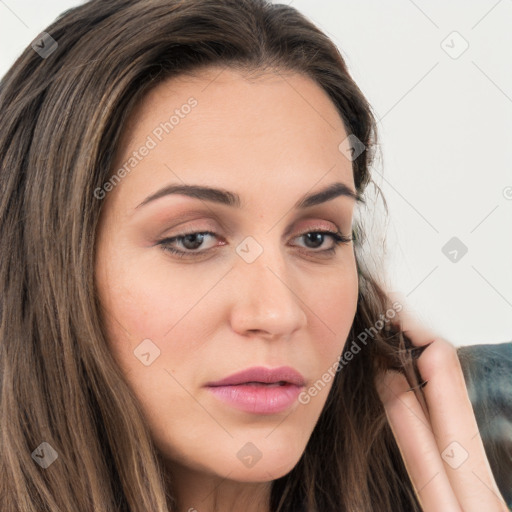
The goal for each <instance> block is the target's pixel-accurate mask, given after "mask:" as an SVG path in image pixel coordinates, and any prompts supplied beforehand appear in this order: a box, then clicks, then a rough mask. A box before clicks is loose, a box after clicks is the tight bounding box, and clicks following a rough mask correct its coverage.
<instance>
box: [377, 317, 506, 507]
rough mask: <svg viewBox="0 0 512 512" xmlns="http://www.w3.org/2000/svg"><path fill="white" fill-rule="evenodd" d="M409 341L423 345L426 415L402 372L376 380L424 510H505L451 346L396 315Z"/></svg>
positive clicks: (420, 362)
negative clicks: (424, 346)
mask: <svg viewBox="0 0 512 512" xmlns="http://www.w3.org/2000/svg"><path fill="white" fill-rule="evenodd" d="M398 321H399V322H400V323H401V325H402V330H403V331H405V332H406V334H407V336H408V337H409V338H410V340H411V341H412V343H413V345H415V346H423V345H428V344H429V343H430V342H432V343H431V344H430V345H429V346H428V347H427V348H425V349H424V351H423V352H422V353H421V356H420V357H419V359H418V360H417V364H418V369H419V372H420V374H421V376H422V378H423V380H424V381H427V384H426V385H424V387H423V388H422V392H423V394H424V397H425V400H426V405H427V408H428V415H426V414H425V413H424V411H423V409H422V407H421V404H420V401H419V400H418V399H417V397H416V396H415V394H414V392H412V391H409V390H410V385H409V384H408V382H407V380H406V378H405V376H403V375H401V374H399V373H396V372H387V373H386V374H385V375H380V376H379V377H378V380H377V382H376V386H377V390H378V393H379V396H380V398H381V400H382V402H383V404H384V408H385V411H386V416H387V418H388V422H389V424H390V426H391V429H392V431H393V434H394V436H395V439H396V442H397V444H398V447H399V449H400V452H401V454H402V458H403V460H404V463H405V466H406V468H407V472H408V473H409V476H410V478H411V481H412V483H413V486H414V490H415V493H416V495H417V497H418V500H419V502H420V504H421V506H422V508H423V510H424V512H460V511H463V512H483V511H485V512H508V510H509V509H508V507H507V505H506V503H505V500H504V499H503V497H502V496H501V493H500V491H499V489H498V487H497V485H496V482H495V480H494V476H493V474H492V471H491V468H490V466H489V462H488V460H487V456H486V454H485V450H484V446H483V443H482V439H481V437H480V434H479V431H478V426H477V422H476V419H475V415H474V413H473V407H472V405H471V402H470V400H469V396H468V393H467V389H466V385H465V381H464V375H463V373H462V368H461V366H460V362H459V359H458V356H457V352H456V349H455V347H454V346H453V345H451V344H450V343H448V342H447V341H446V340H444V339H442V338H441V337H439V336H437V335H436V334H435V333H433V332H432V331H429V330H428V329H426V328H425V327H424V326H422V325H421V324H420V322H419V321H418V320H417V319H416V318H414V317H413V316H412V315H411V314H409V313H406V312H405V310H402V311H401V312H400V313H399V314H398Z"/></svg>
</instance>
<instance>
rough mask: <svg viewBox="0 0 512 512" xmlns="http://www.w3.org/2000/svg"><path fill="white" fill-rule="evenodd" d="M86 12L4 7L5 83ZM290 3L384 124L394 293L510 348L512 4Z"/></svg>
mask: <svg viewBox="0 0 512 512" xmlns="http://www.w3.org/2000/svg"><path fill="white" fill-rule="evenodd" d="M105 1H108V0H105ZM80 3H81V2H76V1H75V2H73V1H69V0H52V1H50V0H47V1H42V0H37V1H32V0H31V1H28V0H5V1H3V0H0V48H1V50H0V51H1V53H0V74H1V75H3V74H4V73H5V72H6V71H7V69H8V68H9V67H10V66H11V64H12V63H13V62H14V59H15V58H16V57H17V56H18V55H19V54H20V53H21V51H22V50H23V49H24V47H25V46H27V45H28V44H30V42H31V41H32V40H33V39H34V38H35V37H36V36H37V35H38V34H39V33H40V32H42V31H43V30H44V29H45V28H46V26H47V25H49V24H50V23H51V22H52V21H53V19H54V18H55V17H56V16H57V15H58V14H60V13H61V12H62V11H64V10H66V9H68V8H70V7H73V6H75V5H79V4H80ZM275 3H277V2H275ZM286 3H289V4H291V5H292V6H294V7H296V8H297V9H299V10H300V11H301V12H303V13H304V14H305V15H306V16H307V17H309V18H310V19H311V20H312V21H313V22H315V23H316V24H317V25H318V26H319V27H320V28H321V29H323V30H324V31H325V32H326V33H327V34H328V35H329V36H330V37H331V38H332V39H333V40H334V42H335V43H336V44H337V46H338V47H339V48H340V50H341V52H342V54H343V56H344V57H345V59H346V61H347V64H348V66H349V69H350V72H351V74H352V75H353V77H354V79H355V80H356V82H357V83H358V85H359V86H360V88H361V89H362V91H363V93H364V94H365V95H366V97H367V98H368V100H369V102H370V103H371V105H372V107H373V110H374V113H375V115H376V117H377V119H378V120H379V123H378V128H379V135H380V147H381V149H380V151H381V158H380V159H379V161H378V162H377V163H376V166H375V181H376V182H377V183H378V184H379V186H380V187H381V189H382V191H383V193H384V196H385V198H386V201H387V203H388V206H389V211H390V219H389V224H388V226H387V231H386V243H387V247H388V254H387V265H388V268H389V279H390V282H391V284H392V289H393V290H395V291H397V292H399V293H400V294H403V295H404V296H405V297H406V298H407V304H409V305H410V306H411V307H412V308H413V309H414V310H415V311H416V313H417V315H419V316H420V318H421V319H422V320H424V321H425V322H426V323H427V324H428V325H431V326H432V327H433V328H434V329H435V330H436V331H437V332H439V333H440V334H442V335H443V336H445V337H446V338H447V339H448V340H450V341H451V342H452V343H454V344H455V345H466V344H475V343H500V342H504V341H511V340H512V30H510V27H511V26H512V0H499V1H496V0H480V1H476V0H473V1H467V0H465V1H464V0H458V1H449V2H447V1H443V0H431V1H428V2H427V1H420V0H417V1H412V0H392V1H388V2H382V1H377V0H372V1H370V0H364V1H357V0H350V1H340V0H293V1H291V2H289V1H286ZM149 29H150V28H149V27H148V30H149ZM453 32H457V33H458V34H459V35H457V34H453ZM466 44H467V45H468V48H467V49H466V50H465V51H464V52H463V53H461V54H460V55H458V54H459V53H460V52H461V50H462V49H464V47H465V45H466ZM449 53H451V56H450V54H449ZM454 57H456V58H454ZM0 129H1V127H0ZM452 237H457V238H458V239H459V240H460V241H461V242H462V243H464V245H465V246H466V247H467V248H468V252H467V253H466V254H465V255H464V256H463V257H460V252H459V253H458V261H456V262H453V261H450V259H449V258H448V257H447V256H445V254H443V252H442V250H441V249H442V248H443V246H444V245H445V244H446V243H447V242H448V241H449V240H450V239H451V238H452ZM452 254H453V253H452Z"/></svg>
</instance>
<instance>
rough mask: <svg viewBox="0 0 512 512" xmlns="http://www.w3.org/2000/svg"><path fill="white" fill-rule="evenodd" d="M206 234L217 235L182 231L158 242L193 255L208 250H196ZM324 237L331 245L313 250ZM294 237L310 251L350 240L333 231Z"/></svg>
mask: <svg viewBox="0 0 512 512" xmlns="http://www.w3.org/2000/svg"><path fill="white" fill-rule="evenodd" d="M208 236H210V237H215V238H216V237H217V235H216V234H215V233H213V232H211V231H198V232H193V233H183V234H181V235H176V236H173V237H171V238H165V239H163V240H161V241H160V242H158V243H159V245H161V246H162V247H163V249H164V250H165V251H169V252H170V253H172V254H176V255H178V256H179V257H184V256H195V255H198V254H201V253H205V252H207V251H209V250H210V248H208V249H204V250H202V251H198V250H197V249H199V248H200V247H201V246H202V245H203V243H204V241H205V238H206V237H208ZM326 237H329V238H330V239H331V240H332V243H333V245H331V247H329V248H327V249H322V250H320V251H315V250H313V249H318V247H321V246H322V245H323V244H324V242H325V239H326ZM295 238H304V240H305V246H306V248H309V249H311V252H334V251H335V250H336V246H337V245H339V244H342V243H349V242H351V241H352V238H350V237H347V236H345V235H343V234H341V233H336V232H334V231H308V232H306V233H303V234H302V235H299V236H297V237H295ZM176 243H178V244H180V245H181V247H182V248H184V249H185V250H182V249H177V248H176Z"/></svg>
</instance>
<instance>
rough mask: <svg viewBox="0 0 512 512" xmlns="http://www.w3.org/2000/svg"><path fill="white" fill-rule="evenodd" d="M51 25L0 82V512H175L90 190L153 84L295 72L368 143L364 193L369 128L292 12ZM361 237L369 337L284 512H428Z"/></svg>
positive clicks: (366, 115) (108, 18) (100, 15)
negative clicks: (387, 385)
mask: <svg viewBox="0 0 512 512" xmlns="http://www.w3.org/2000/svg"><path fill="white" fill-rule="evenodd" d="M46 32H47V33H48V34H50V36H51V37H52V38H53V39H54V40H55V41H56V42H57V44H58V46H57V47H56V48H53V51H52V53H51V54H48V55H45V56H44V58H43V56H42V55H41V54H40V53H38V52H36V51H35V50H34V49H33V48H31V47H29V48H27V49H26V50H25V51H24V53H23V54H22V55H21V56H20V57H19V59H18V60H17V61H16V62H15V63H14V65H13V66H12V67H11V69H10V70H9V72H8V73H7V74H6V75H5V77H4V78H3V80H2V82H1V84H0V126H1V134H0V155H1V164H0V165H1V169H0V181H1V186H2V195H1V197H0V234H1V241H2V243H1V246H0V255H1V257H0V317H1V327H0V392H1V398H0V409H1V410H0V425H1V427H0V428H1V430H0V436H1V455H0V508H1V509H2V510H9V511H13V510H20V511H23V512H42V511H52V512H56V511H61V512H68V511H70V510H76V511H92V510H94V511H96V512H113V511H126V512H128V511H131V512H167V511H171V510H175V502H174V499H173V496H172V492H171V490H170V489H169V487H168V486H166V485H165V479H166V475H165V474H164V470H163V464H162V461H161V460H160V459H159V454H158V453H157V452H156V450H155V448H154V446H153V443H152V440H151V436H150V433H149V430H148V428H147V426H146V424H145V421H144V416H143V414H142V412H141V408H140V406H139V404H138V403H137V400H136V398H135V396H134V394H133V393H132V392H131V391H130V388H129V387H128V385H127V384H126V382H125V381H124V379H123V376H122V374H121V372H120V370H119V368H118V367H117V365H116V364H115V362H114V361H113V358H112V356H111V354H110V353H109V351H108V349H107V346H108V344H107V342H106V339H105V335H104V331H103V329H102V325H101V322H100V305H99V303H98V300H97V295H96V292H95V287H94V254H95V235H96V226H97V223H98V219H99V216H100V211H101V205H102V201H100V200H98V198H97V195H95V193H94V192H95V190H97V189H98V188H101V187H102V185H103V184H104V183H105V182H106V181H107V180H108V179H109V176H110V175H111V173H112V172H113V169H112V164H113V159H114V155H115V150H116V148H117V146H118V143H119V140H120V136H121V133H122V128H123V125H124V121H125V120H126V119H127V116H128V115H129V113H130V112H131V110H132V108H133V107H134V105H135V104H136V103H137V102H138V101H139V100H140V99H141V98H142V97H143V96H144V94H145V93H146V92H147V91H148V90H149V88H151V87H153V86H154V85H155V84H157V83H158V82H159V81H161V80H163V79H165V78H168V77H172V76H176V75H178V74H180V73H185V72H189V71H195V70H198V69H200V68H202V67H204V66H209V65H224V66H230V67H233V68H237V69H243V70H262V69H266V68H273V69H278V70H292V71H295V72H299V73H303V74H305V75H308V76H309V77H311V78H312V79H313V80H315V81H316V83H317V84H318V85H319V86H320V87H322V88H323V89H324V90H325V91H326V93H327V94H328V95H329V97H330V99H331V100H332V102H333V103H334V105H335V107H336V108H337V110H338V111H339V115H340V116H341V118H342V120H343V122H344V125H345V128H346V131H347V133H348V134H351V135H353V136H355V137H357V140H358V141H360V143H361V144H363V145H364V147H365V151H363V152H362V153H361V154H360V155H359V156H358V157H357V158H355V159H354V160H353V162H352V164H353V172H354V182H355V186H356V189H357V192H358V194H359V195H360V196H361V197H363V196H364V193H365V190H366V188H367V186H368V185H369V184H370V183H371V182H372V178H371V174H370V167H371V164H372V161H373V158H374V149H375V147H376V141H377V135H376V134H377V130H376V122H375V119H374V116H373V115H372V111H371V108H370V105H369V104H368V102H367V100H366V99H365V97H364V96H363V94H362V93H361V91H360V90H359V88H358V87H357V85H356V84H355V83H354V81H353V79H352V78H351V76H350V74H349V72H348V70H347V67H346V65H345V62H344V60H343V58H342V56H341V54H340V52H339V50H338V49H337V48H336V46H335V45H334V44H333V43H332V42H331V41H330V40H329V38H328V37H327V36H326V35H325V34H323V33H322V32H321V31H320V30H319V29H318V28H317V27H315V26H314V25H313V24H312V23H311V22H310V21H308V20H307V19H306V18H305V17H303V16H302V15H301V14H300V13H299V12H298V11H297V10H295V9H294V8H292V7H289V6H286V5H272V4H271V3H270V2H266V1H264V0H186V1H181V0H152V1H144V0H109V1H108V2H106V1H104V0H92V1H90V2H87V3H85V4H83V5H81V6H79V7H76V8H74V9H71V10H69V11H67V12H65V13H64V14H63V15H62V16H61V17H60V18H58V19H57V20H56V21H55V22H54V23H53V24H52V25H51V26H49V27H48V28H47V29H46ZM47 42H48V39H47ZM40 46H44V45H40ZM354 140H356V139H354ZM340 142H341V141H340ZM353 234H354V237H355V242H354V244H355V245H354V247H355V250H356V256H357V258H356V261H357V268H358V274H359V297H358V307H357V313H356V316H355V319H354V323H353V326H352V329H351V331H350V335H349V338H348V341H347V346H349V345H350V344H351V343H352V342H353V341H355V340H358V339H359V340H360V341H361V339H362V338H361V334H362V333H369V332H370V333H371V336H370V338H368V334H366V337H367V338H368V342H367V343H364V344H363V343H359V346H360V351H359V352H358V353H357V356H355V357H354V358H353V360H352V361H350V364H347V365H346V366H343V367H340V370H339V371H337V372H336V376H335V379H334V383H333V386H332V389H331V391H330V394H329V396H328V399H327V403H326V405H325V408H324V410H323V412H322V414H321V416H320V418H319V421H318V423H317V425H316V427H315V429H314V432H313V434H312V436H311V438H310V440H309V443H308V445H307V447H306V449H305V452H304V454H303V456H302V457H301V459H300V461H299V462H298V464H297V465H296V466H295V467H294V469H293V470H292V471H291V472H290V473H288V474H287V475H285V476H283V477H282V478H279V479H278V480H276V481H274V482H273V486H272V493H271V510H272V511H275V512H277V511H279V512H297V511H298V510H303V509H304V507H306V509H307V510H308V511H312V512H313V511H318V512H329V511H332V512H334V511H336V512H341V511H357V512H361V511H370V510H372V511H373V510H396V511H399V510H404V511H408V512H415V511H419V510H420V507H419V505H418V502H417V499H416V497H415V494H414V492H413V489H412V486H411V483H410V480H409V477H408V474H407V472H406V470H405V467H404V464H403V461H402V459H401V457H400V453H399V451H398V449H397V446H396V443H395V441H394V438H393V435H392V433H391V431H390V429H389V427H388V424H387V422H386V418H385V415H384V410H383V407H382V405H381V403H380V400H379V398H378V395H377V392H376V390H375V387H374V382H373V380H374V377H375V372H376V371H377V370H378V369H379V368H382V367H383V366H385V365H386V364H387V365H392V361H393V357H394V356H393V354H394V352H396V349H397V347H398V340H399V336H397V335H396V333H394V332H393V331H392V330H389V329H387V328H386V329H382V328H380V327H379V328H375V326H376V325H378V322H379V321H380V320H382V318H383V315H385V314H386V312H388V311H390V310H391V309H392V304H391V301H390V299H389V298H388V297H387V295H386V294H385V292H384V291H383V288H382V287H381V285H380V284H379V281H378V280H377V278H376V277H375V275H372V272H371V271H370V270H369V269H368V268H367V267H366V266H365V264H364V258H363V256H362V254H361V253H360V250H361V247H362V245H363V242H364V240H365V230H364V229H363V225H362V224H358V225H356V227H355V229H354V233H353ZM370 329H372V330H371V331H370ZM43 442H46V443H48V445H49V446H50V447H52V448H53V449H54V450H55V452H56V453H57V454H58V458H57V459H56V460H55V462H54V463H53V464H52V465H50V466H49V467H47V468H46V469H42V468H41V467H40V466H39V465H38V464H36V463H35V462H34V460H35V459H34V457H33V455H32V454H33V452H34V451H35V450H36V449H37V448H38V447H40V446H41V443H43ZM45 446H46V445H43V447H45Z"/></svg>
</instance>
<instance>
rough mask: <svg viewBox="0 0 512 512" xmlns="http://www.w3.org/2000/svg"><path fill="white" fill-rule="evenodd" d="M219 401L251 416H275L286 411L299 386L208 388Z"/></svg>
mask: <svg viewBox="0 0 512 512" xmlns="http://www.w3.org/2000/svg"><path fill="white" fill-rule="evenodd" d="M208 389H209V390H210V391H211V392H212V393H213V394H214V395H215V396H216V397H217V398H219V399H220V400H222V401H223V402H226V403H228V404H230V405H232V406H233V407H236V408H237V409H240V410H242V411H245V412H250V413H253V414H276V413H279V412H282V411H285V410H286V409H288V408H289V407H290V406H291V405H292V404H293V403H294V402H295V401H296V400H297V397H298V396H299V393H300V392H301V390H302V387H301V386H296V385H295V384H284V385H282V386H281V385H278V386H275V385H265V384H263V385H262V384H239V385H235V386H208Z"/></svg>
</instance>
